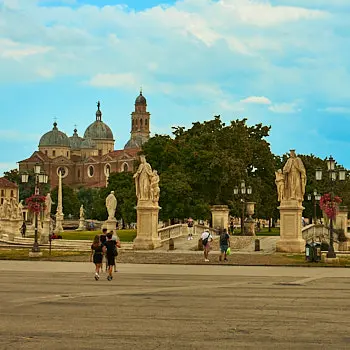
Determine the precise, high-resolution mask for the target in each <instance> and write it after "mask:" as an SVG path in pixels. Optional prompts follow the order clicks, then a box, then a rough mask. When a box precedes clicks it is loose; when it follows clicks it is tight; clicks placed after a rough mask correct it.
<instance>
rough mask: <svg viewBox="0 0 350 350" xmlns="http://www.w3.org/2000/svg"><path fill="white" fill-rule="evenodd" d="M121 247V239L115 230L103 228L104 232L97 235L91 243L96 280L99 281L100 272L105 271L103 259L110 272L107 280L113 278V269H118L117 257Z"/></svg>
mask: <svg viewBox="0 0 350 350" xmlns="http://www.w3.org/2000/svg"><path fill="white" fill-rule="evenodd" d="M118 248H120V240H119V238H118V236H116V235H114V234H113V231H110V232H107V229H103V230H102V234H100V235H96V236H95V238H94V241H93V243H92V244H91V256H90V261H92V262H93V263H94V264H95V280H96V281H98V280H99V278H100V273H101V272H102V271H103V261H105V271H106V272H108V275H107V280H108V281H111V280H112V279H113V270H114V272H117V270H116V264H115V261H116V257H117V256H118Z"/></svg>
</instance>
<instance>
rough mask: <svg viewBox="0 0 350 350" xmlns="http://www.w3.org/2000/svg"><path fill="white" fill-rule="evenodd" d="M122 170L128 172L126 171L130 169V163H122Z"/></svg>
mask: <svg viewBox="0 0 350 350" xmlns="http://www.w3.org/2000/svg"><path fill="white" fill-rule="evenodd" d="M122 171H123V172H124V173H126V172H128V171H129V166H128V163H124V164H123V165H122Z"/></svg>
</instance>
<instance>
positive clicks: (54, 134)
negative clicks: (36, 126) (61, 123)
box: [39, 122, 70, 147]
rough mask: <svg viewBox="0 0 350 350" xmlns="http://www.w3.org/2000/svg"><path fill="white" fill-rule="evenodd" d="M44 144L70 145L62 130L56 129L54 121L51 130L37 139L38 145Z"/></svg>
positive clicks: (43, 145)
mask: <svg viewBox="0 0 350 350" xmlns="http://www.w3.org/2000/svg"><path fill="white" fill-rule="evenodd" d="M45 146H63V147H70V143H69V138H68V136H67V135H66V134H65V133H64V132H62V131H59V130H58V128H57V123H56V122H55V123H53V128H52V130H51V131H49V132H47V133H46V134H44V135H43V136H42V137H41V139H40V141H39V147H45Z"/></svg>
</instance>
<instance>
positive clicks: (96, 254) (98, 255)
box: [90, 235, 103, 281]
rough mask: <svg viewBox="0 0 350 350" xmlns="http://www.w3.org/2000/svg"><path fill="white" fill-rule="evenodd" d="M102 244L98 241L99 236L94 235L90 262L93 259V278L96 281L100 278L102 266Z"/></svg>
mask: <svg viewBox="0 0 350 350" xmlns="http://www.w3.org/2000/svg"><path fill="white" fill-rule="evenodd" d="M102 250H103V249H102V244H101V242H100V237H99V236H98V235H96V236H95V238H94V241H93V242H92V244H91V255H90V262H91V261H93V263H94V264H95V280H96V281H98V279H99V278H100V269H101V267H102V257H103V251H102Z"/></svg>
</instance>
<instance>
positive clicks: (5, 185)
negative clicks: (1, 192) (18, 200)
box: [0, 177, 18, 188]
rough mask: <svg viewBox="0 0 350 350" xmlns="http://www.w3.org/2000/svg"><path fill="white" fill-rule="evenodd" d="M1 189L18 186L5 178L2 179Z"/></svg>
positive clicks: (0, 182)
mask: <svg viewBox="0 0 350 350" xmlns="http://www.w3.org/2000/svg"><path fill="white" fill-rule="evenodd" d="M0 188H18V185H17V184H15V183H14V182H11V181H9V180H7V179H6V178H5V177H0Z"/></svg>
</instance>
